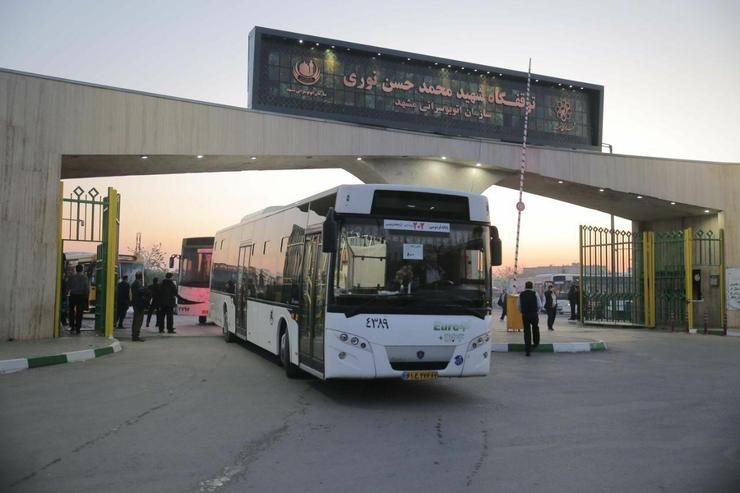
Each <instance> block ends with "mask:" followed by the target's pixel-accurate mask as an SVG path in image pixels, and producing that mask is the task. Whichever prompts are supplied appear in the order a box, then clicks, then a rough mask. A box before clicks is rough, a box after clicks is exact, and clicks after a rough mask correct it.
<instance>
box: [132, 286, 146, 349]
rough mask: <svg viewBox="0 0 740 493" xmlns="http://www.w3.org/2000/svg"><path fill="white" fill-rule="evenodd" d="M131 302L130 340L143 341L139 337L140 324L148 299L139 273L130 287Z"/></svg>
mask: <svg viewBox="0 0 740 493" xmlns="http://www.w3.org/2000/svg"><path fill="white" fill-rule="evenodd" d="M131 302H132V304H133V306H134V320H133V321H132V322H131V340H132V341H136V342H140V341H143V340H144V339H142V338H141V337H140V334H141V323H142V322H143V321H144V310H146V307H147V305H148V304H149V297H148V295H147V291H146V288H145V287H144V276H143V275H142V273H141V272H137V273H136V280H134V283H133V284H132V285H131Z"/></svg>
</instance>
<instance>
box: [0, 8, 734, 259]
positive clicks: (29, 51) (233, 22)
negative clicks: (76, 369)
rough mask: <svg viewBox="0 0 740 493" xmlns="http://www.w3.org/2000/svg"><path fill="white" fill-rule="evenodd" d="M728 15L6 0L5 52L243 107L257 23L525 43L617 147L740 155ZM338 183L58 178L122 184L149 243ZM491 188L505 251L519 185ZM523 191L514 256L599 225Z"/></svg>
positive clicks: (404, 44)
mask: <svg viewBox="0 0 740 493" xmlns="http://www.w3.org/2000/svg"><path fill="white" fill-rule="evenodd" d="M738 19H740V2H738V1H736V0H735V1H733V0H726V1H721V0H708V1H694V2H690V1H673V2H670V3H667V2H664V1H650V0H642V1H625V0H622V1H602V2H590V1H589V2H586V1H568V0H561V1H558V2H552V1H540V0H534V1H529V2H526V3H523V4H521V5H520V6H518V5H517V4H516V3H512V2H498V1H492V0H486V1H456V2H450V1H445V2H443V1H438V0H425V1H415V0H407V1H404V2H384V1H378V0H376V1H374V2H345V1H319V0H314V1H313V2H305V1H291V0H284V1H282V2H280V3H279V4H278V3H275V2H257V1H226V0H224V1H210V2H208V1H189V0H178V1H157V2H150V1H133V0H129V1H126V2H120V1H100V0H96V1H81V0H65V1H55V0H45V1H37V0H0V67H4V68H10V69H15V70H21V71H27V72H33V73H38V74H43V75H50V76H56V77H62V78H67V79H73V80H79V81H84V82H90V83H97V84H104V85H110V86H116V87H121V88H126V89H133V90H140V91H147V92H153V93H159V94H165V95H170V96H176V97H183V98H189V99H194V100H201V101H208V102H215V103H222V104H229V105H234V106H246V101H247V92H246V91H247V62H248V60H247V36H248V34H249V31H250V30H251V29H252V27H254V26H255V25H259V26H264V27H271V28H275V29H283V30H288V31H294V32H299V33H306V34H313V35H317V36H322V37H327V38H335V39H341V40H346V41H352V42H357V43H362V44H369V45H376V46H381V47H385V48H391V49H397V50H402V51H410V52H415V53H423V54H426V55H431V56H438V57H444V58H451V59H457V60H461V61H467V62H475V63H480V64H484V65H491V66H494V67H502V68H507V69H512V70H520V71H526V68H527V61H528V59H529V58H530V57H531V58H532V69H533V71H534V72H536V73H541V74H546V75H549V76H555V77H561V78H565V79H571V80H578V81H584V82H590V83H594V84H601V85H603V86H604V87H605V96H604V132H603V141H604V142H606V143H609V144H612V146H613V148H614V152H617V153H620V154H635V155H645V156H657V157H671V158H681V159H697V160H707V161H726V162H740V138H738V136H740V91H738V88H739V87H740V63H738V52H740V30H739V29H737V26H736V24H737V21H738ZM277 183H279V184H280V189H279V191H278V190H277V189H276V184H277ZM342 183H358V180H357V179H356V178H354V177H353V176H352V175H350V174H349V173H347V172H345V171H342V170H303V171H249V172H239V173H210V174H191V175H160V176H147V177H143V176H137V177H114V178H101V179H86V180H67V181H66V182H65V190H66V191H69V190H71V189H72V188H75V187H76V186H78V185H80V186H82V187H83V188H86V189H87V188H89V187H92V186H95V187H97V188H98V190H104V189H105V188H106V187H108V186H113V187H116V188H117V189H118V191H119V192H120V193H121V194H122V204H123V205H122V218H121V219H122V226H121V243H120V250H121V252H126V251H128V248H130V247H131V248H132V247H133V246H134V243H135V237H136V233H137V232H141V234H142V244H143V245H144V246H145V247H148V246H150V245H151V244H153V243H159V242H161V243H162V245H163V247H164V250H165V251H166V252H167V253H168V254H169V253H178V252H179V248H180V243H181V239H182V238H183V237H188V236H206V235H211V234H213V233H214V232H215V231H216V230H218V229H220V228H223V227H225V226H228V225H230V224H233V223H235V222H238V221H239V219H240V218H241V217H242V216H244V215H246V214H248V213H250V212H253V211H255V210H258V209H262V208H264V207H266V206H269V205H278V204H282V203H289V202H293V201H296V200H299V199H301V198H303V197H307V196H309V195H311V194H313V193H317V192H320V191H322V190H325V189H327V188H331V187H333V186H336V185H339V184H342ZM215 190H218V193H217V194H216V193H215V192H214V191H215ZM525 191H526V182H525ZM485 195H486V196H488V198H489V200H490V202H491V209H492V220H493V222H494V224H496V225H497V226H499V230H500V232H501V236H502V238H503V241H504V263H505V264H508V265H511V264H513V250H514V237H515V231H516V210H515V209H514V206H515V204H516V201H517V194H516V192H515V191H511V190H507V189H503V188H500V187H492V188H490V189H489V190H487V191H486V192H485ZM524 201H525V203H526V204H527V209H526V211H525V212H524V214H523V218H522V233H521V252H520V256H521V257H520V264H521V265H524V266H535V265H549V264H553V265H560V264H566V263H571V262H574V261H577V259H578V225H579V224H592V225H604V226H606V225H608V224H609V219H610V218H609V216H608V215H606V214H602V213H599V212H596V211H592V210H588V209H584V208H581V207H577V206H574V205H571V204H566V203H563V202H558V201H555V200H551V199H546V198H542V197H537V196H531V195H529V194H526V193H525V198H524ZM616 224H617V227H618V228H623V229H629V228H630V222H629V221H627V220H622V219H617V222H616ZM67 247H68V248H67V249H68V250H72V249H77V250H79V249H82V246H81V245H68V246H67Z"/></svg>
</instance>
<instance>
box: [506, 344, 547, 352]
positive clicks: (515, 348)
mask: <svg viewBox="0 0 740 493" xmlns="http://www.w3.org/2000/svg"><path fill="white" fill-rule="evenodd" d="M530 351H531V352H533V353H553V352H555V349H554V348H553V346H552V344H540V345H539V346H537V347H536V348H532V349H531V350H530ZM509 352H510V353H514V352H517V353H523V352H524V344H509Z"/></svg>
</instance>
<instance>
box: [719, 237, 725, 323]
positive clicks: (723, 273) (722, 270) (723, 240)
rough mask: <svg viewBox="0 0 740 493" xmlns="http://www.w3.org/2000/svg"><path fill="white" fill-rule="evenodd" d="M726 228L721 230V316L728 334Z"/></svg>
mask: <svg viewBox="0 0 740 493" xmlns="http://www.w3.org/2000/svg"><path fill="white" fill-rule="evenodd" d="M726 294H727V293H726V292H725V230H724V229H720V230H719V316H720V322H721V324H722V333H723V334H724V335H727V306H726V305H725V303H726V302H727V300H726V299H725V295H726Z"/></svg>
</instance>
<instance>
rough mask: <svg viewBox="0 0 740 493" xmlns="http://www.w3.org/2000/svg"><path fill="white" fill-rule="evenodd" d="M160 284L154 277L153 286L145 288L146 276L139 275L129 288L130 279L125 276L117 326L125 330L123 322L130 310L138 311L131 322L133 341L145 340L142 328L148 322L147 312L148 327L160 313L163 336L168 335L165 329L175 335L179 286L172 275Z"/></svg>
mask: <svg viewBox="0 0 740 493" xmlns="http://www.w3.org/2000/svg"><path fill="white" fill-rule="evenodd" d="M164 277H165V278H164V280H163V281H162V282H161V283H160V282H159V278H156V277H155V278H154V279H153V280H152V283H151V284H150V285H149V286H144V280H143V275H142V273H141V272H137V273H136V275H135V278H136V279H135V280H134V282H133V283H132V284H130V285H129V282H128V276H123V278H121V281H120V282H119V283H118V286H117V287H116V327H117V328H119V329H123V328H124V326H123V322H124V320H125V318H126V313H127V312H128V309H129V307H131V306H132V307H133V309H134V317H133V320H132V322H131V340H132V341H136V342H141V341H144V339H143V338H142V337H141V326H142V325H143V323H144V314H145V313H146V315H147V318H146V326H147V327H149V323H150V322H151V320H152V315H154V314H156V326H157V328H158V329H159V332H160V333H164V331H165V327H166V328H167V333H168V334H174V333H175V327H174V321H173V318H174V311H175V307H176V306H177V285H176V284H175V282H174V281H173V280H172V274H171V273H169V272H168V273H167V274H166V275H165V276H164Z"/></svg>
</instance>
